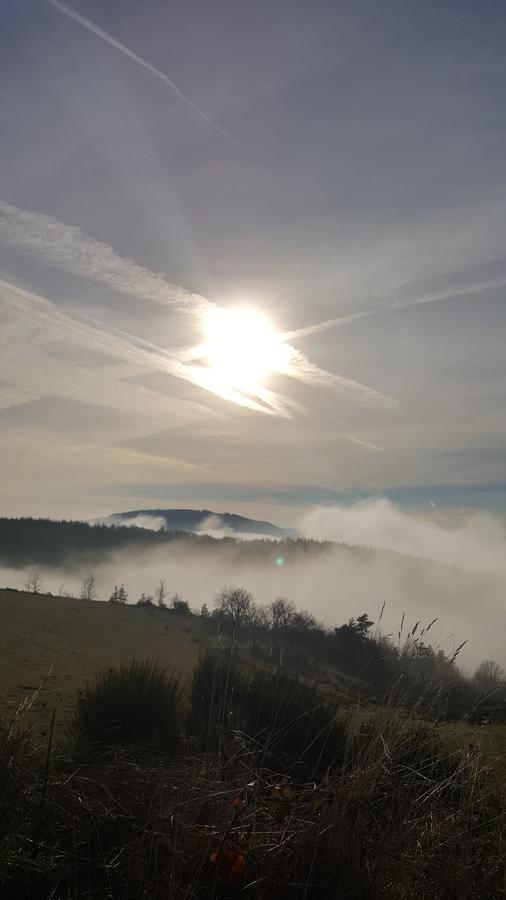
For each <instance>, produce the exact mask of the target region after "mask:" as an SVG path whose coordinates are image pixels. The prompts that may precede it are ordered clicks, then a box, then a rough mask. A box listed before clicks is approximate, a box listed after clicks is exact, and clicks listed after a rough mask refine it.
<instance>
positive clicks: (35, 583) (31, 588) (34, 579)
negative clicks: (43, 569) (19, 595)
mask: <svg viewBox="0 0 506 900" xmlns="http://www.w3.org/2000/svg"><path fill="white" fill-rule="evenodd" d="M24 586H25V589H26V590H27V591H28V593H29V594H40V593H41V592H42V579H41V577H40V572H38V571H37V569H33V571H32V572H30V574H29V575H28V577H27V579H26V581H25V585H24Z"/></svg>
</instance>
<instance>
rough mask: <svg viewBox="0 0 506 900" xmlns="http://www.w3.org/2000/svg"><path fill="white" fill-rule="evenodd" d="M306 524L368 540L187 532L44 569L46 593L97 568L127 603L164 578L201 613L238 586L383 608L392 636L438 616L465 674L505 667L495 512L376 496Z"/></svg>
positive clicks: (343, 608)
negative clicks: (318, 541) (402, 503)
mask: <svg viewBox="0 0 506 900" xmlns="http://www.w3.org/2000/svg"><path fill="white" fill-rule="evenodd" d="M300 527H301V530H303V531H304V532H305V533H306V534H307V535H308V536H311V537H316V538H322V539H323V538H327V539H333V540H335V541H344V540H345V539H346V541H347V543H349V544H353V543H355V544H362V545H364V546H362V547H356V546H355V547H353V546H342V545H335V546H334V545H327V546H323V545H307V544H302V545H301V544H299V545H297V544H293V543H290V542H288V543H287V544H285V543H284V542H280V543H277V542H275V543H265V544H262V545H258V544H256V543H251V542H244V543H243V542H229V541H216V542H209V544H206V545H205V546H200V547H199V546H198V545H195V544H192V543H191V542H189V541H184V540H182V541H173V542H170V543H168V544H167V545H164V546H162V547H158V548H157V549H153V550H151V549H150V550H148V551H146V550H143V551H140V550H139V551H135V550H132V549H131V548H129V549H128V551H120V552H116V553H114V554H111V555H110V556H108V558H107V559H102V560H101V561H99V562H96V561H95V562H93V563H89V562H88V563H83V562H82V561H81V562H77V561H76V562H75V563H73V564H72V565H71V566H67V567H66V568H65V569H54V568H39V572H40V575H41V578H42V582H43V587H44V589H46V590H50V591H51V592H53V593H62V592H64V591H68V592H70V593H72V594H77V595H78V594H79V589H80V586H81V583H82V581H83V579H84V578H85V577H86V576H87V575H89V574H90V573H91V572H93V573H94V574H95V576H96V580H97V590H98V597H99V598H100V599H104V600H105V599H107V598H108V597H109V595H110V593H111V591H112V588H113V586H114V585H115V584H121V583H124V585H125V587H126V589H127V591H128V594H129V602H135V601H136V600H137V599H138V598H139V596H140V594H141V593H145V594H153V593H154V591H155V589H156V586H157V583H158V581H159V579H161V578H165V579H166V585H167V590H168V592H169V594H172V593H176V592H177V593H179V594H180V595H182V597H183V598H184V599H185V600H187V601H188V602H189V604H190V606H191V607H192V608H193V609H194V610H197V611H198V610H200V608H201V606H202V604H203V603H206V604H207V605H208V607H209V608H212V605H213V598H214V597H215V595H216V594H217V593H218V592H219V591H220V590H221V589H222V588H223V587H225V586H227V585H230V584H238V585H242V586H244V587H246V588H247V589H248V590H250V591H251V592H252V593H253V595H254V596H255V598H256V600H257V601H258V602H259V603H269V602H270V601H271V600H273V599H274V598H275V597H277V596H280V595H283V596H286V597H288V598H289V599H290V600H292V601H293V602H294V603H295V604H296V606H297V607H298V608H299V609H307V610H310V611H311V612H312V613H313V614H314V615H315V616H316V617H317V618H319V619H320V620H322V621H323V622H324V623H325V624H326V625H328V626H332V625H334V624H341V623H343V622H344V621H347V619H348V618H349V617H351V616H356V615H359V614H360V613H362V612H367V613H369V615H370V616H371V618H372V619H375V620H377V618H378V616H379V611H380V610H381V607H382V606H383V604H385V611H384V614H383V619H382V622H381V630H382V632H383V633H393V634H395V635H396V634H397V631H398V628H399V624H400V621H401V618H402V615H403V613H404V614H405V620H406V623H407V625H408V626H410V625H413V624H414V623H415V621H417V620H419V619H421V620H422V621H424V622H426V623H427V622H428V621H429V620H431V619H433V618H434V617H436V616H437V617H438V622H437V625H436V626H435V627H434V628H433V629H432V631H431V635H432V643H433V644H434V645H437V646H441V647H443V648H444V649H445V650H448V651H452V650H453V649H454V648H455V647H456V646H458V644H460V643H461V642H462V641H468V644H467V646H466V647H465V649H464V650H463V652H462V654H461V657H460V665H461V667H462V668H463V669H464V670H465V671H468V672H469V671H471V670H472V669H473V668H474V667H476V665H477V664H478V663H479V661H480V660H481V659H482V658H484V657H492V658H494V659H496V660H497V661H498V662H499V663H500V664H502V665H504V664H505V663H506V658H505V635H506V615H505V611H504V597H505V588H506V568H505V560H504V552H503V551H504V529H503V526H502V525H501V523H500V521H499V520H495V519H493V518H492V517H490V516H473V517H472V518H470V519H469V520H467V521H465V522H463V523H461V524H460V525H459V526H457V527H453V528H450V527H444V526H443V525H441V524H438V523H435V522H431V521H425V520H423V519H421V518H419V517H416V516H412V515H409V514H407V513H404V512H402V511H400V510H399V509H397V508H396V507H394V506H393V505H392V504H390V503H388V502H386V501H374V502H369V503H360V504H355V505H354V506H351V507H348V508H342V507H340V508H333V509H315V510H313V511H312V512H311V513H309V514H308V515H307V516H306V517H305V519H304V520H303V521H302V522H301V523H300ZM210 530H212V529H210ZM366 546H368V547H370V548H374V549H370V550H367V549H365V547H366ZM392 551H395V552H392ZM399 551H400V552H399ZM401 554H409V555H401ZM416 557H418V558H416ZM26 575H27V572H26V570H21V569H5V568H4V569H3V570H0V579H1V581H0V583H1V584H2V585H8V586H10V587H16V588H21V587H22V586H23V582H24V580H25V578H26Z"/></svg>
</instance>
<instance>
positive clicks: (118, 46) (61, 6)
mask: <svg viewBox="0 0 506 900" xmlns="http://www.w3.org/2000/svg"><path fill="white" fill-rule="evenodd" d="M48 2H49V3H50V4H51V6H54V8H55V9H57V10H59V12H61V13H63V15H64V16H68V18H69V19H72V20H73V21H74V22H77V24H78V25H81V26H82V28H86V29H87V30H88V31H91V33H92V34H94V35H95V36H96V37H98V38H100V39H101V40H102V41H105V43H106V44H109V45H110V46H111V47H114V49H115V50H118V51H119V52H120V53H123V54H124V56H128V58H129V59H131V60H132V62H135V63H137V64H138V65H139V66H142V68H143V69H145V70H146V72H150V74H151V75H154V76H155V77H156V78H158V80H159V81H161V82H163V84H165V85H166V86H167V87H168V88H170V90H171V91H172V93H173V94H175V95H176V97H179V99H180V100H182V101H183V103H185V104H186V106H189V108H190V109H191V110H193V112H194V113H196V114H197V115H198V116H200V118H201V119H204V121H205V122H207V124H208V125H211V127H212V128H214V129H215V130H216V131H217V132H218V133H219V134H221V135H222V137H224V138H226V139H227V140H228V141H232V143H235V140H234V138H233V137H232V135H230V134H229V133H228V131H225V129H224V128H222V127H221V126H220V125H218V123H217V122H215V121H214V119H211V117H210V116H208V115H207V114H206V113H205V112H204V111H203V110H202V109H200V107H199V106H197V105H196V104H195V103H193V101H192V100H190V98H189V97H187V96H186V94H183V92H182V91H180V90H179V88H178V86H177V85H176V84H174V82H173V81H171V80H170V78H168V77H167V75H165V73H164V72H161V71H160V69H157V68H155V66H152V65H151V63H148V62H147V61H146V60H145V59H143V58H142V56H139V55H138V53H134V51H133V50H130V48H129V47H125V45H124V44H122V43H120V41H117V40H116V38H114V37H113V36H112V35H111V34H109V32H107V31H104V29H103V28H99V26H98V25H95V23H94V22H92V21H91V20H90V19H86V18H85V17H84V16H81V15H80V13H78V12H76V11H75V9H72V7H71V6H67V4H66V3H61V2H60V0H48Z"/></svg>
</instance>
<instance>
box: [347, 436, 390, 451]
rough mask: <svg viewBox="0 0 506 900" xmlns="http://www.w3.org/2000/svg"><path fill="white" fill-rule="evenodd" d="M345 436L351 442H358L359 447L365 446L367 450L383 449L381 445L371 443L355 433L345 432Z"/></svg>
mask: <svg viewBox="0 0 506 900" xmlns="http://www.w3.org/2000/svg"><path fill="white" fill-rule="evenodd" d="M345 438H347V439H348V440H349V441H351V442H352V443H353V444H358V445H359V446H360V447H367V449H368V450H379V451H380V453H381V452H382V450H383V447H378V445H377V444H373V443H372V442H371V441H364V440H363V438H358V437H357V436H356V435H355V434H345Z"/></svg>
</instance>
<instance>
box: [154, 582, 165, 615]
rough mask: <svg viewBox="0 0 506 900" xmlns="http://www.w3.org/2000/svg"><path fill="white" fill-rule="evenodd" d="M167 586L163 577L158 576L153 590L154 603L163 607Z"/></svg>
mask: <svg viewBox="0 0 506 900" xmlns="http://www.w3.org/2000/svg"><path fill="white" fill-rule="evenodd" d="M166 597H167V588H166V586H165V578H160V581H159V582H158V587H157V589H156V591H155V600H156V605H157V606H159V607H160V608H161V609H163V608H164V607H165V606H166V603H165V600H166Z"/></svg>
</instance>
